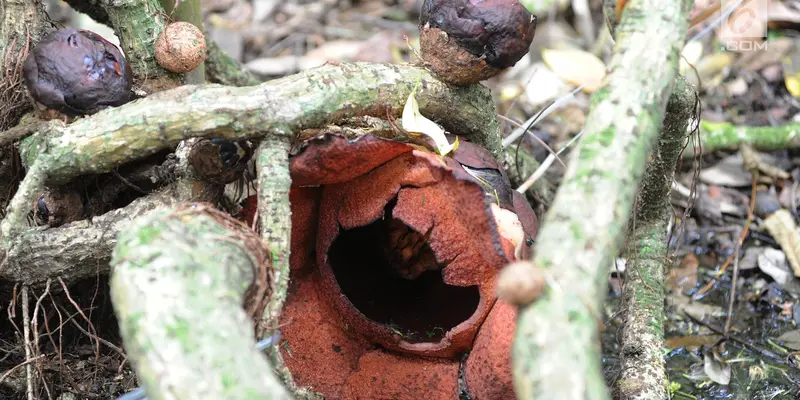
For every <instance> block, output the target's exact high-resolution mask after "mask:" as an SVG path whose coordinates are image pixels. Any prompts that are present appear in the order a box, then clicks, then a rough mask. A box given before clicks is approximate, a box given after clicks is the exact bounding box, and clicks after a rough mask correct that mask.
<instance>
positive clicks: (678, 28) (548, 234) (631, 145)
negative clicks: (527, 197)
mask: <svg viewBox="0 0 800 400" xmlns="http://www.w3.org/2000/svg"><path fill="white" fill-rule="evenodd" d="M690 7H691V2H689V1H686V0H681V1H667V2H665V1H659V0H638V1H637V0H631V1H628V3H627V6H626V10H625V13H624V14H623V19H622V22H621V24H620V25H619V26H618V27H617V28H616V35H617V39H616V45H615V47H614V56H613V57H612V59H611V61H610V63H609V67H608V68H609V73H608V75H607V76H606V78H605V82H604V86H603V87H602V88H601V89H599V90H598V91H597V92H595V94H594V95H593V96H592V104H591V111H590V112H589V115H588V118H587V121H586V131H585V132H584V136H583V138H582V139H581V141H580V142H579V144H578V146H577V147H576V148H575V150H574V151H573V152H572V153H571V156H570V164H569V166H568V168H567V170H566V173H565V176H564V180H563V183H562V185H561V187H560V189H559V191H558V193H557V194H556V198H555V201H554V203H553V205H552V207H551V209H550V210H549V211H548V212H547V214H546V215H545V221H544V222H543V223H542V226H543V229H542V231H541V232H540V234H539V238H540V239H539V241H538V243H537V244H536V248H535V252H536V254H535V256H534V258H533V267H534V268H537V269H539V270H540V271H537V273H538V274H539V275H545V276H546V277H547V278H548V282H549V286H548V288H547V290H546V291H545V293H544V294H543V295H542V296H541V297H540V298H539V299H538V300H537V301H536V302H535V303H533V304H530V305H527V306H524V307H521V309H520V316H519V325H518V327H517V334H516V338H515V342H514V350H513V357H512V358H513V365H514V381H515V382H514V389H515V392H516V394H517V397H518V398H520V399H533V398H543V399H607V398H609V392H608V389H607V388H606V385H605V382H604V379H603V374H602V365H601V361H600V343H599V332H598V325H599V323H600V321H599V319H600V318H601V315H602V314H601V311H600V310H601V309H602V308H601V304H602V302H603V300H604V298H605V294H606V285H607V271H608V265H610V264H611V263H612V262H613V259H614V257H615V256H616V255H617V254H618V249H619V247H620V245H621V244H622V241H623V239H624V238H625V234H626V232H627V226H628V220H629V218H630V214H631V211H633V203H634V198H635V195H636V188H637V186H638V184H639V182H640V181H641V178H642V175H643V173H644V170H645V166H646V163H647V160H648V155H649V154H650V152H651V149H652V147H653V145H654V143H655V142H656V138H657V135H658V132H659V130H660V129H661V125H662V118H663V113H664V111H665V108H666V106H667V100H668V99H669V96H670V94H671V91H672V87H673V83H674V80H675V77H676V75H677V67H678V56H679V54H680V50H681V48H682V46H683V43H684V41H685V32H686V29H687V26H688V12H689V10H690ZM532 274H535V273H534V272H532Z"/></svg>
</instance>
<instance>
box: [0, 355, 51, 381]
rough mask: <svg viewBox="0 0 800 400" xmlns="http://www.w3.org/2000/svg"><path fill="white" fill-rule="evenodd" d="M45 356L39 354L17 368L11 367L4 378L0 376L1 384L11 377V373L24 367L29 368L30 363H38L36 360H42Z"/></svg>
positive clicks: (16, 366)
mask: <svg viewBox="0 0 800 400" xmlns="http://www.w3.org/2000/svg"><path fill="white" fill-rule="evenodd" d="M44 356H45V355H44V354H39V355H38V356H36V357H33V358H30V359H27V360H25V361H23V362H21V363H19V364H17V365H15V366H13V367H11V369H10V370H8V371H6V373H5V374H3V376H0V383H3V381H4V380H6V378H8V376H9V375H11V373H13V372H14V370H16V369H17V368H19V367H22V366H26V368H27V365H29V364H30V363H32V362H34V361H36V360H38V359H40V358H42V357H44Z"/></svg>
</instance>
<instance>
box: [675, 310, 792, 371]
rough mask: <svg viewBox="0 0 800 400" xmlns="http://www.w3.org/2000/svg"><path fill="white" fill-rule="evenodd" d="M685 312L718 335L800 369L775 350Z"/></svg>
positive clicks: (695, 321) (694, 320)
mask: <svg viewBox="0 0 800 400" xmlns="http://www.w3.org/2000/svg"><path fill="white" fill-rule="evenodd" d="M683 314H684V315H685V316H686V317H687V318H689V319H690V320H692V321H693V322H694V323H696V324H698V325H702V326H705V327H706V328H708V329H710V330H711V331H712V332H714V333H716V334H718V335H722V336H723V338H725V339H730V340H733V341H734V342H736V343H739V344H740V345H742V346H744V347H747V348H748V349H750V350H752V351H755V352H756V353H758V354H760V355H761V356H763V357H766V358H769V359H771V360H773V361H775V362H777V363H779V364H781V365H785V366H788V367H791V368H794V369H797V370H800V368H798V367H797V365H795V364H793V363H791V362H789V361H786V360H784V359H782V358H781V357H779V356H778V355H777V354H775V353H773V352H771V351H769V350H766V349H764V348H762V347H761V346H757V345H755V344H753V343H751V342H750V341H749V340H744V339H740V338H739V337H737V336H733V335H731V334H729V333H725V330H724V329H720V328H718V327H716V326H714V325H711V324H710V323H708V322H705V321H702V320H700V319H698V318H695V317H694V316H693V315H691V314H689V313H688V312H686V311H684V312H683Z"/></svg>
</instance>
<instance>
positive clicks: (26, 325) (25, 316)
mask: <svg viewBox="0 0 800 400" xmlns="http://www.w3.org/2000/svg"><path fill="white" fill-rule="evenodd" d="M28 311H29V310H28V285H22V330H23V336H22V337H23V342H24V343H25V361H26V364H25V376H26V394H27V396H28V400H34V387H33V385H34V384H35V380H34V378H33V368H31V365H30V362H29V361H31V360H32V359H33V356H32V355H31V341H30V333H31V328H30V324H31V318H30V314H29V313H28Z"/></svg>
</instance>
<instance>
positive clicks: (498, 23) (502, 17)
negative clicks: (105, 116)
mask: <svg viewBox="0 0 800 400" xmlns="http://www.w3.org/2000/svg"><path fill="white" fill-rule="evenodd" d="M535 30H536V16H535V15H532V14H531V13H530V12H529V11H528V10H527V9H525V7H523V6H522V4H520V2H519V0H425V3H424V4H423V5H422V13H421V15H420V46H421V49H422V57H423V59H424V61H425V63H426V65H427V66H428V67H429V68H431V69H432V70H433V71H434V72H435V73H436V74H437V75H439V77H440V78H441V79H442V80H444V81H447V82H449V83H452V84H456V85H467V84H472V83H477V82H480V81H482V80H484V79H488V78H491V77H492V76H495V75H497V74H499V73H500V72H502V71H503V70H504V69H506V68H508V67H511V66H513V65H514V64H516V63H517V61H519V60H520V59H522V57H523V56H525V54H527V53H528V48H529V47H530V45H531V42H532V41H533V34H534V32H535Z"/></svg>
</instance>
